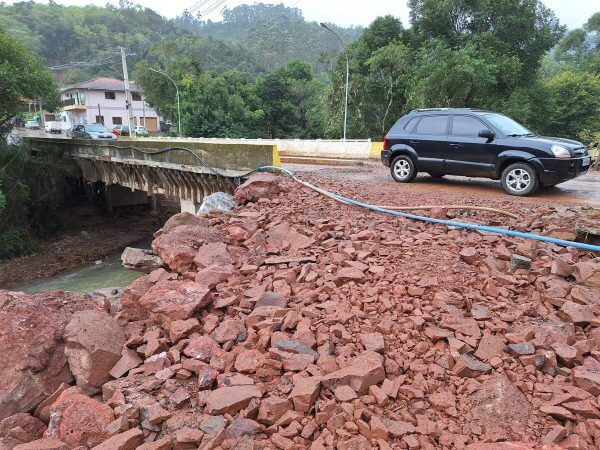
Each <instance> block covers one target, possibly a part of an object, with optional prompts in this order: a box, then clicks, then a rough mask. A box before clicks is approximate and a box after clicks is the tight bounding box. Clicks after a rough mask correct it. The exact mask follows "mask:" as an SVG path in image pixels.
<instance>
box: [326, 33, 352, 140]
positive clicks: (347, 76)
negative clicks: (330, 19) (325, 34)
mask: <svg viewBox="0 0 600 450" xmlns="http://www.w3.org/2000/svg"><path fill="white" fill-rule="evenodd" d="M321 26H322V27H323V28H325V29H326V30H327V31H331V32H332V33H333V34H335V37H336V38H338V40H339V41H340V44H342V48H343V49H344V53H345V55H346V95H345V97H346V98H345V100H344V142H346V132H347V131H348V85H349V79H350V59H349V58H348V50H347V49H346V44H345V43H344V41H343V40H342V38H341V37H340V35H339V34H337V33H336V32H335V31H333V30H332V29H331V28H330V27H329V25H327V24H326V23H325V22H321Z"/></svg>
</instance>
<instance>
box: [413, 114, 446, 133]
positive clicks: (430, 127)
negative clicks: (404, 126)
mask: <svg viewBox="0 0 600 450" xmlns="http://www.w3.org/2000/svg"><path fill="white" fill-rule="evenodd" d="M447 126H448V116H425V117H423V118H421V121H420V122H419V124H418V125H417V128H416V129H415V133H416V134H433V135H443V134H446V129H447Z"/></svg>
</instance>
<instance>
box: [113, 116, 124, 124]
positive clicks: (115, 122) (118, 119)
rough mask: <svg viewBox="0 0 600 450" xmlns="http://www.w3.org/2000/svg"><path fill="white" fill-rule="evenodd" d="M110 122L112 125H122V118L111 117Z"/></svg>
mask: <svg viewBox="0 0 600 450" xmlns="http://www.w3.org/2000/svg"><path fill="white" fill-rule="evenodd" d="M112 121H113V125H123V118H121V117H113V118H112Z"/></svg>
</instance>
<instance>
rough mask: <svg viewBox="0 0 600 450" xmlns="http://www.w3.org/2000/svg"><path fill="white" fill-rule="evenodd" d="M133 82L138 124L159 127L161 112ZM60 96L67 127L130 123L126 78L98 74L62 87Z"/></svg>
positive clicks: (135, 114) (134, 106)
mask: <svg viewBox="0 0 600 450" xmlns="http://www.w3.org/2000/svg"><path fill="white" fill-rule="evenodd" d="M130 85H131V96H132V104H133V115H134V116H135V124H136V125H145V126H146V128H147V130H148V131H150V132H153V131H159V130H160V122H159V117H158V114H157V113H156V111H155V110H154V109H153V108H151V107H150V106H148V104H147V103H146V101H145V99H144V98H143V97H142V96H141V94H140V92H139V89H138V87H137V85H136V84H135V82H131V83H130ZM61 100H62V101H63V110H62V112H61V121H62V122H63V124H64V127H65V128H70V127H72V126H73V125H74V124H77V123H102V124H104V125H105V126H106V127H107V128H113V127H114V126H116V125H128V115H127V108H126V106H125V87H124V84H123V80H117V79H116V78H108V77H99V78H95V79H93V80H90V81H85V82H83V83H79V84H74V85H72V86H69V87H66V88H64V89H62V91H61Z"/></svg>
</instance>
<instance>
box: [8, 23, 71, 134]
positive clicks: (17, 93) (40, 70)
mask: <svg viewBox="0 0 600 450" xmlns="http://www.w3.org/2000/svg"><path fill="white" fill-rule="evenodd" d="M27 100H31V101H42V102H44V103H45V104H46V105H47V109H49V110H50V111H53V110H54V109H56V108H57V107H58V101H59V95H58V88H57V86H56V82H55V81H54V78H53V77H52V74H51V73H50V72H48V71H47V70H46V69H45V67H44V64H43V62H42V60H41V59H40V58H37V57H35V56H33V55H32V54H31V53H29V52H28V51H27V50H25V48H24V47H23V46H22V45H21V44H20V43H18V42H17V41H15V40H14V39H12V38H11V37H9V36H8V35H7V34H6V33H5V32H4V30H1V29H0V139H1V138H2V136H4V135H5V134H6V133H7V132H8V131H10V129H11V128H12V125H11V124H10V120H11V119H12V118H13V117H15V115H16V114H17V112H18V111H19V110H20V109H21V108H22V105H23V102H24V101H27Z"/></svg>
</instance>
